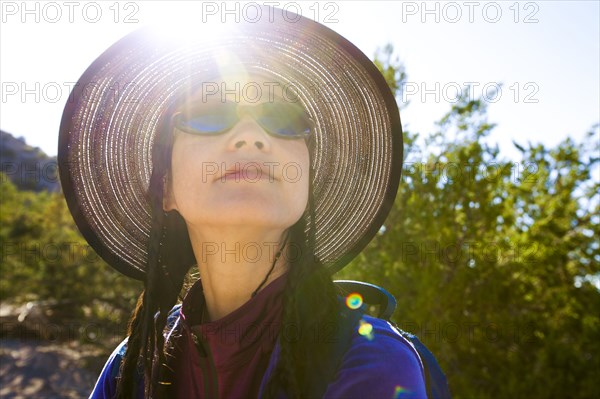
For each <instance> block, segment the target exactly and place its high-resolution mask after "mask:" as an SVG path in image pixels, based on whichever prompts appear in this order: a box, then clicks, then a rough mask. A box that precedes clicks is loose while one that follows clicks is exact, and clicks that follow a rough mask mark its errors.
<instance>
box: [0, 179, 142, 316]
mask: <svg viewBox="0 0 600 399" xmlns="http://www.w3.org/2000/svg"><path fill="white" fill-rule="evenodd" d="M0 198H1V200H2V204H1V206H2V212H0V245H1V247H0V256H1V262H0V296H1V297H2V300H3V301H5V300H9V301H11V302H14V303H24V302H27V301H45V300H56V301H62V302H72V303H75V304H78V306H74V308H73V314H74V315H79V317H81V318H82V321H83V319H86V320H87V321H95V322H103V323H106V322H108V323H121V324H122V323H123V321H124V320H126V318H127V315H128V314H129V312H131V309H132V308H133V306H134V305H135V301H136V300H137V295H139V291H140V290H141V285H140V284H139V283H137V282H135V281H132V280H130V279H127V278H125V277H123V276H121V275H120V274H119V273H117V272H116V271H114V270H113V269H111V268H110V267H108V265H106V264H105V263H104V261H102V260H101V259H100V258H99V257H98V255H96V253H95V252H94V251H93V250H92V249H91V248H90V247H89V246H88V245H87V243H86V241H85V240H84V239H83V238H82V237H81V235H80V233H79V231H78V230H77V228H76V226H75V223H74V222H73V218H72V217H71V214H70V213H69V210H68V209H67V205H66V202H65V199H64V196H63V195H62V193H48V192H44V191H42V192H40V193H34V192H30V191H20V190H18V189H17V188H16V187H15V186H14V184H13V183H11V181H10V180H9V179H8V178H7V177H6V176H5V175H2V176H1V179H0ZM107 287H111V289H107Z"/></svg>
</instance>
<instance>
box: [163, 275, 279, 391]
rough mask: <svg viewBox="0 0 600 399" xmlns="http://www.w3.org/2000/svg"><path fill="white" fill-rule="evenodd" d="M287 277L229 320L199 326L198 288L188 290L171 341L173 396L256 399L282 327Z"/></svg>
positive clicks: (200, 303) (200, 296) (201, 301)
mask: <svg viewBox="0 0 600 399" xmlns="http://www.w3.org/2000/svg"><path fill="white" fill-rule="evenodd" d="M286 279H287V273H286V274H284V275H282V276H280V277H278V278H277V279H276V280H274V281H272V282H271V283H270V284H269V285H268V286H266V287H265V288H264V289H263V290H262V291H259V292H258V293H257V294H256V296H255V297H254V298H251V299H250V300H249V301H248V302H246V303H245V304H243V305H242V306H241V307H239V308H238V309H236V310H234V311H233V312H232V313H230V314H228V315H227V316H225V317H223V318H221V319H219V320H215V321H211V322H206V323H203V324H201V323H200V320H201V319H202V312H203V309H204V294H203V290H202V284H201V282H200V281H198V282H197V283H196V284H194V285H193V286H192V288H190V290H189V291H188V293H187V295H186V297H185V299H184V300H183V304H182V308H181V327H182V328H181V330H180V331H181V333H182V335H181V336H180V337H177V338H174V345H175V348H174V352H173V355H174V356H175V358H174V359H173V363H172V366H173V371H174V375H175V378H174V381H173V390H174V393H175V395H176V397H178V398H251V397H257V396H258V391H259V388H260V384H261V381H262V378H263V375H264V374H265V371H266V369H267V366H268V364H269V359H270V357H271V353H272V351H273V348H274V346H275V342H276V340H277V333H278V332H279V328H280V327H281V310H282V302H283V291H284V288H285V282H286Z"/></svg>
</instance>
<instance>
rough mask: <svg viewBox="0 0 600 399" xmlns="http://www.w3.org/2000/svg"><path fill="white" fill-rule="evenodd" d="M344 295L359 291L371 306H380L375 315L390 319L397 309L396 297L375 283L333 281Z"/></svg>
mask: <svg viewBox="0 0 600 399" xmlns="http://www.w3.org/2000/svg"><path fill="white" fill-rule="evenodd" d="M333 283H334V284H335V285H336V286H337V287H338V289H339V290H340V292H341V293H342V294H343V295H348V294H351V293H354V292H356V293H358V294H360V295H361V296H362V298H363V301H364V302H366V303H367V304H368V305H370V306H378V307H379V311H378V313H377V315H376V316H375V317H377V318H379V319H384V320H389V319H390V317H392V314H394V311H395V310H396V304H397V302H396V298H394V296H393V295H392V294H390V293H389V292H387V291H386V290H384V289H383V288H381V287H378V286H376V285H375V284H370V283H365V282H364V281H354V280H335V281H334V282H333Z"/></svg>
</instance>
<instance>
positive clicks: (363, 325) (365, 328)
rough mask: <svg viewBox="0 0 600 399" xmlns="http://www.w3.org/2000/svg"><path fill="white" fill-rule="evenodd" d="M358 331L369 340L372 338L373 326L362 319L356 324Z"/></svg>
mask: <svg viewBox="0 0 600 399" xmlns="http://www.w3.org/2000/svg"><path fill="white" fill-rule="evenodd" d="M358 333H359V334H360V335H362V336H363V337H365V338H366V339H368V340H369V341H372V340H373V326H372V325H371V324H370V323H367V322H366V321H364V320H361V321H360V325H359V326H358Z"/></svg>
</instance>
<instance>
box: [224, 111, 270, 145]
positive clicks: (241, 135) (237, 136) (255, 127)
mask: <svg viewBox="0 0 600 399" xmlns="http://www.w3.org/2000/svg"><path fill="white" fill-rule="evenodd" d="M228 147H229V148H230V149H231V150H233V151H240V150H255V149H256V150H259V151H263V152H268V151H270V150H271V142H270V138H269V134H268V133H267V132H265V131H264V129H263V128H262V127H261V126H260V125H259V124H258V123H257V122H256V121H255V120H254V119H252V118H251V117H249V116H245V117H243V118H242V119H241V120H240V121H239V122H238V123H237V124H236V125H235V126H234V127H233V129H232V130H231V132H230V137H229V142H228Z"/></svg>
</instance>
